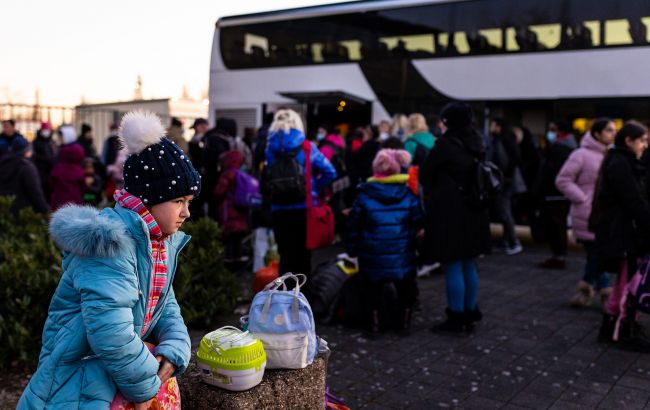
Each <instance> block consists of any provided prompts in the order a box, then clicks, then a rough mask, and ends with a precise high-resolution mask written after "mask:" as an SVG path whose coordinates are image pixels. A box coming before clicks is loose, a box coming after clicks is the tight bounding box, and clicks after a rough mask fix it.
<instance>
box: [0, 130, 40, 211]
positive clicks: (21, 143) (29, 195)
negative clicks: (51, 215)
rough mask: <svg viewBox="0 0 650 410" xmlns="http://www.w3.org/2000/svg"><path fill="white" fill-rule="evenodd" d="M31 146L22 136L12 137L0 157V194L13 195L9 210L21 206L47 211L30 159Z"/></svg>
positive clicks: (38, 180)
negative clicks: (5, 150) (4, 153)
mask: <svg viewBox="0 0 650 410" xmlns="http://www.w3.org/2000/svg"><path fill="white" fill-rule="evenodd" d="M31 157H32V147H31V146H30V144H29V142H27V140H26V139H24V138H14V139H13V140H12V141H11V145H9V149H8V150H7V153H6V155H4V156H3V157H2V158H0V195H3V196H5V195H10V196H14V197H15V199H14V202H13V203H12V204H11V211H12V212H15V213H18V212H19V211H20V210H21V209H23V208H32V209H33V210H34V212H38V213H47V212H49V210H50V207H49V206H48V205H47V201H46V200H45V195H44V194H43V189H42V188H41V183H40V177H39V175H38V170H37V169H36V166H35V165H34V163H33V162H32V160H31Z"/></svg>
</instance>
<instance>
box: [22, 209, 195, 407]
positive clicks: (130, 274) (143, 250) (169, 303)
mask: <svg viewBox="0 0 650 410" xmlns="http://www.w3.org/2000/svg"><path fill="white" fill-rule="evenodd" d="M50 232H51V234H52V238H53V239H54V240H55V241H56V242H57V244H58V245H59V246H60V247H61V248H62V249H63V250H64V259H63V270H64V274H63V277H62V278H61V281H60V282H59V285H58V287H57V289H56V291H55V293H54V296H53V297H52V301H51V303H50V308H49V312H48V318H47V322H46V323H45V328H44V330H43V347H42V349H41V355H40V359H39V363H38V369H37V370H36V373H34V375H33V377H32V379H31V380H30V382H29V385H28V386H27V388H26V389H25V391H24V392H23V396H22V397H21V399H20V402H19V403H18V409H19V410H23V409H24V410H26V409H44V408H47V409H66V410H68V409H78V408H84V409H88V408H92V409H107V408H108V406H109V404H110V402H111V401H112V400H113V397H114V396H115V393H116V390H117V389H119V390H120V391H121V392H122V394H123V395H124V396H125V397H126V398H127V399H129V400H131V401H134V402H142V401H145V400H148V399H150V398H152V397H153V396H155V395H156V393H157V391H158V390H159V389H160V379H159V378H158V376H157V375H156V373H157V372H158V366H159V365H158V362H157V361H156V358H155V356H154V355H152V354H151V353H150V352H149V350H148V349H147V347H146V346H145V345H144V342H143V341H142V340H143V339H147V340H151V341H152V342H153V343H154V344H156V345H157V347H156V351H155V353H156V355H158V354H159V355H162V356H164V357H166V358H167V359H168V360H169V361H170V362H172V363H173V364H174V365H175V366H176V368H177V374H180V373H182V372H183V371H184V370H185V368H186V367H187V364H188V361H189V359H190V338H189V335H188V333H187V328H186V327H185V324H184V323H183V318H182V317H181V313H180V309H179V307H178V304H177V303H176V298H175V297H174V291H173V289H172V288H171V283H172V281H173V279H174V273H175V271H176V262H177V258H178V253H179V252H180V250H181V249H182V248H183V246H184V245H185V244H186V243H187V242H188V241H189V236H187V235H185V234H184V233H182V232H177V233H175V234H174V235H172V236H171V237H170V238H169V239H168V240H167V241H166V243H165V244H166V246H167V255H168V280H167V285H166V287H165V289H164V290H163V292H162V294H161V297H160V300H159V302H158V305H157V306H156V310H155V312H154V315H153V319H152V321H151V324H150V327H149V330H148V331H147V333H146V334H145V335H144V336H143V338H142V339H141V338H140V331H141V329H142V326H143V322H144V311H145V305H146V303H147V296H148V295H149V290H150V287H151V281H150V276H151V271H152V263H153V261H152V257H151V242H150V240H149V233H148V232H149V231H148V230H147V226H146V225H145V223H144V221H143V220H142V219H141V218H140V216H139V215H138V214H136V213H135V212H133V211H130V210H128V209H125V208H122V207H121V206H119V205H116V206H115V208H106V209H104V210H103V211H101V212H99V211H97V210H96V209H94V208H89V207H79V206H67V207H64V208H62V209H61V210H59V211H58V212H56V213H55V214H54V215H53V217H52V221H51V223H50Z"/></svg>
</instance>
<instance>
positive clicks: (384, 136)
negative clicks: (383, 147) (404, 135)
mask: <svg viewBox="0 0 650 410" xmlns="http://www.w3.org/2000/svg"><path fill="white" fill-rule="evenodd" d="M388 138H390V134H389V133H387V132H380V133H379V141H386V140H387V139H388Z"/></svg>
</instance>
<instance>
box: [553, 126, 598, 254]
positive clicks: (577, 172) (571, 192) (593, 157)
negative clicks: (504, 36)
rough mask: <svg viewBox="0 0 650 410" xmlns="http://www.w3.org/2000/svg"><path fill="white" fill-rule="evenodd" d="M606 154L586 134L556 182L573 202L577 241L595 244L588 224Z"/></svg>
mask: <svg viewBox="0 0 650 410" xmlns="http://www.w3.org/2000/svg"><path fill="white" fill-rule="evenodd" d="M605 152H607V146H606V145H604V144H601V143H600V142H598V141H597V140H596V139H595V138H594V137H592V136H591V133H589V132H587V133H586V134H585V135H584V137H583V138H582V142H581V143H580V148H578V149H577V150H575V151H573V152H572V153H571V155H570V156H569V159H567V161H566V162H565V163H564V166H563V167H562V169H561V170H560V173H559V174H558V175H557V178H556V179H555V186H556V187H557V189H559V190H560V192H562V193H563V194H564V196H566V197H567V198H568V199H569V201H571V223H572V225H573V235H574V236H575V238H576V239H578V240H585V241H593V240H594V234H593V233H592V232H589V229H588V224H589V223H588V221H589V215H590V214H591V201H592V199H593V196H594V190H595V189H596V180H597V179H598V170H599V169H600V164H601V163H602V162H603V158H604V157H605Z"/></svg>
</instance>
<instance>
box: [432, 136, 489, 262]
mask: <svg viewBox="0 0 650 410" xmlns="http://www.w3.org/2000/svg"><path fill="white" fill-rule="evenodd" d="M484 155H485V148H484V146H483V139H482V137H481V136H480V135H479V134H478V133H477V132H476V131H474V130H473V129H471V128H467V129H463V128H461V129H456V130H452V129H449V130H448V131H447V132H446V133H445V134H444V135H443V136H442V137H440V138H439V139H438V140H437V141H436V144H435V146H434V147H433V149H432V150H431V152H429V156H428V157H427V159H426V161H425V163H424V165H423V166H422V168H421V169H420V182H421V184H422V187H423V190H424V196H425V210H426V215H427V220H426V227H425V235H424V244H423V255H424V256H426V257H427V258H428V259H429V260H430V261H432V262H433V261H438V262H448V261H457V260H462V259H470V258H475V257H477V256H478V255H480V254H484V253H487V252H489V251H490V225H489V215H488V211H487V209H485V208H482V207H481V206H480V205H479V204H474V203H471V200H470V198H468V197H467V196H466V195H463V194H462V193H461V191H463V190H464V191H468V190H469V188H470V187H471V186H472V184H474V183H475V181H476V159H478V158H483V156H484Z"/></svg>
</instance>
